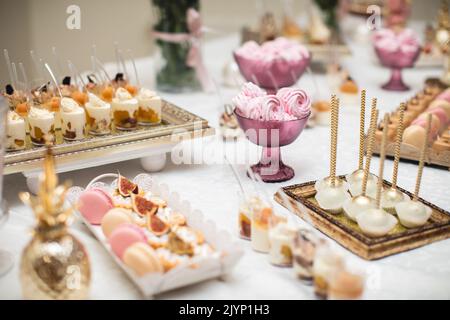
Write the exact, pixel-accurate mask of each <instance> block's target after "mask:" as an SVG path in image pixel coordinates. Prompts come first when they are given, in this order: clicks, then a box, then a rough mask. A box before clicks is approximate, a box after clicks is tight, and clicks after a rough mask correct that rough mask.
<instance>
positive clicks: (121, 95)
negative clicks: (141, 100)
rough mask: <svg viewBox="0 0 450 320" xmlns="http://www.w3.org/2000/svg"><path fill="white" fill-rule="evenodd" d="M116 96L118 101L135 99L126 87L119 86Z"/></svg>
mask: <svg viewBox="0 0 450 320" xmlns="http://www.w3.org/2000/svg"><path fill="white" fill-rule="evenodd" d="M115 98H116V99H117V100H118V101H127V100H131V99H133V96H132V95H131V94H130V93H129V92H128V91H127V90H126V89H124V88H119V89H117V91H116V95H115Z"/></svg>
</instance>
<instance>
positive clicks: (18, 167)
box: [4, 100, 214, 174]
mask: <svg viewBox="0 0 450 320" xmlns="http://www.w3.org/2000/svg"><path fill="white" fill-rule="evenodd" d="M213 134H214V129H213V128H211V127H210V126H209V125H208V121H206V120H205V119H203V118H201V117H199V116H197V115H195V114H192V113H190V112H188V111H186V110H184V109H182V108H180V107H178V106H176V105H174V104H172V103H170V102H168V101H164V100H163V105H162V121H161V124H159V125H155V126H139V127H138V129H136V130H133V131H119V130H114V129H113V130H112V132H111V134H108V135H103V136H94V135H88V136H87V137H86V139H83V140H81V141H70V142H69V141H64V140H63V139H62V134H61V131H60V130H56V132H55V135H56V145H55V146H54V148H53V152H54V154H55V158H56V159H58V164H67V163H70V162H71V161H73V160H86V161H89V160H90V161H92V160H95V158H96V157H98V156H105V155H113V154H118V153H124V152H131V151H133V150H138V149H143V148H146V149H148V148H150V147H152V146H156V145H163V144H169V143H174V141H177V139H178V141H179V140H180V139H181V138H196V137H202V136H208V135H213ZM26 145H27V149H25V150H20V151H13V152H7V153H6V155H5V170H4V174H12V173H17V172H23V171H29V170H34V169H38V168H40V167H41V164H42V160H43V158H44V154H45V147H36V146H32V144H31V139H30V137H29V136H28V135H27V141H26Z"/></svg>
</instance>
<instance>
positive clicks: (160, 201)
mask: <svg viewBox="0 0 450 320" xmlns="http://www.w3.org/2000/svg"><path fill="white" fill-rule="evenodd" d="M150 201H151V202H153V203H154V204H156V205H157V206H158V207H160V208H165V207H167V202H166V201H164V199H161V198H160V197H156V196H153V197H150Z"/></svg>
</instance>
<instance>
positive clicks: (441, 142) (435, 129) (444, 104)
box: [403, 89, 450, 151]
mask: <svg viewBox="0 0 450 320" xmlns="http://www.w3.org/2000/svg"><path fill="white" fill-rule="evenodd" d="M425 107H426V108H425V110H424V111H423V112H422V113H420V114H419V115H418V116H417V117H416V118H415V119H414V120H413V121H412V122H411V125H409V126H408V127H407V128H406V129H405V131H404V134H403V142H404V143H406V144H409V145H412V146H415V147H417V148H420V147H421V146H422V145H423V143H424V141H425V139H426V137H425V128H426V123H427V121H426V119H427V117H428V115H429V114H431V116H432V118H431V130H430V134H429V137H428V140H429V141H430V142H432V143H433V149H435V150H436V151H450V143H449V139H448V131H449V125H450V89H447V90H445V91H443V92H442V93H440V94H439V95H438V96H437V97H436V98H435V99H433V100H432V101H431V102H430V103H429V104H428V105H425Z"/></svg>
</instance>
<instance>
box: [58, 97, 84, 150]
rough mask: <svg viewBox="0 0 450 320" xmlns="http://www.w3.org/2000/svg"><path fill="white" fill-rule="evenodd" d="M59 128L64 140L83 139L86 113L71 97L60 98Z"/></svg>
mask: <svg viewBox="0 0 450 320" xmlns="http://www.w3.org/2000/svg"><path fill="white" fill-rule="evenodd" d="M61 130H62V135H63V137H64V139H65V140H69V141H72V140H81V139H84V137H85V133H86V115H85V113H84V108H82V107H80V105H79V104H78V103H77V102H76V101H75V100H73V99H72V98H62V99H61Z"/></svg>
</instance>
